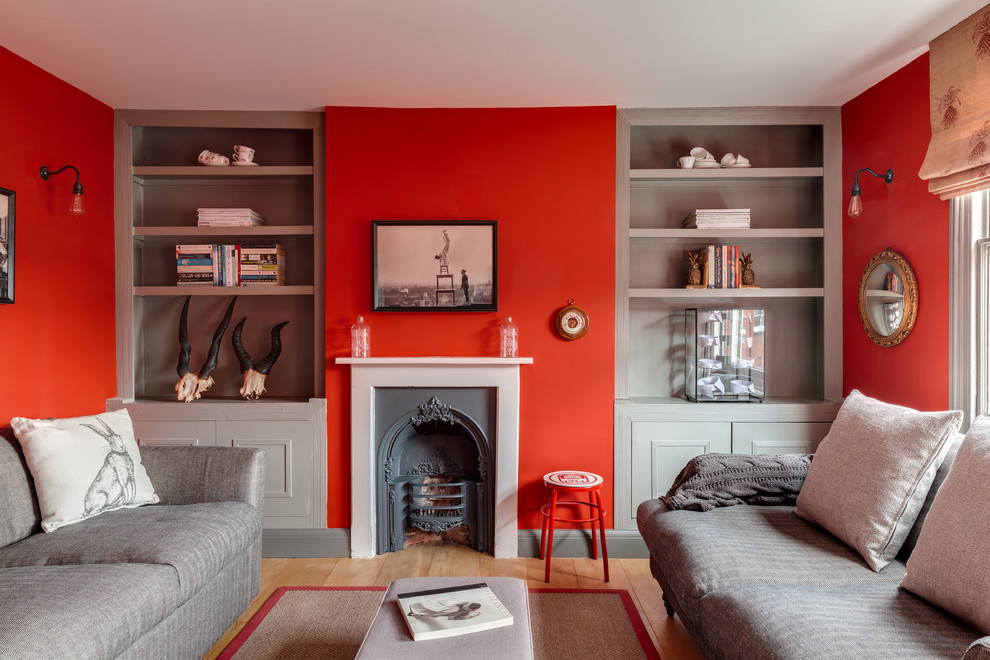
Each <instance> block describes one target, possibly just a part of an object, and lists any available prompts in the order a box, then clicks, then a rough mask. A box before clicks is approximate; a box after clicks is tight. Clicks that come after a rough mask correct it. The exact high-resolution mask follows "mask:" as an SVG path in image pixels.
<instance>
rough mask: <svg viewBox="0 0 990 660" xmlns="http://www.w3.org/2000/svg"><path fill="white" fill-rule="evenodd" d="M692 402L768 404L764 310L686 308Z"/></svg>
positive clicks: (688, 386)
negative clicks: (764, 394) (764, 400)
mask: <svg viewBox="0 0 990 660" xmlns="http://www.w3.org/2000/svg"><path fill="white" fill-rule="evenodd" d="M684 313H685V316H686V318H685V324H684V327H685V333H686V335H687V336H686V338H685V348H686V354H687V371H686V378H685V382H684V395H685V396H686V397H687V399H688V400H690V401H736V402H738V401H757V402H760V401H763V393H764V392H765V391H766V373H765V371H764V369H765V365H766V360H765V353H764V351H765V347H766V341H765V339H766V314H765V313H764V310H763V309H686V310H684Z"/></svg>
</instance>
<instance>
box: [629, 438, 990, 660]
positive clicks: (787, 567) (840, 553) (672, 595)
mask: <svg viewBox="0 0 990 660" xmlns="http://www.w3.org/2000/svg"><path fill="white" fill-rule="evenodd" d="M952 456H953V454H950V457H949V458H948V459H946V461H945V463H944V464H943V465H942V468H941V469H940V470H939V474H938V476H937V477H936V482H935V485H934V486H933V487H932V490H931V492H930V493H929V495H928V501H927V502H926V506H925V509H924V510H923V512H922V515H921V516H920V517H919V519H918V521H917V523H916V524H915V529H913V530H912V533H911V536H910V537H909V539H908V542H907V543H905V545H904V547H903V548H902V550H901V554H900V555H899V556H898V558H897V559H895V560H894V561H893V563H891V564H890V565H888V566H887V567H886V568H884V569H883V570H881V571H879V572H877V573H875V572H873V571H872V570H870V568H869V567H868V566H867V565H866V563H865V562H864V561H863V559H862V557H861V556H860V555H859V554H858V553H857V552H856V551H855V550H853V549H852V548H850V547H849V546H847V545H846V544H844V543H843V542H842V541H840V540H839V539H837V538H836V537H834V536H832V535H831V534H830V533H828V532H827V531H825V530H824V529H822V528H821V527H818V526H817V525H814V524H812V523H809V522H807V521H806V520H804V519H802V518H799V517H798V516H797V515H796V514H795V513H794V507H793V506H753V505H746V504H741V505H737V506H728V507H721V508H715V509H713V510H710V511H704V512H700V511H688V510H676V511H672V510H670V509H669V508H668V507H667V506H666V505H665V504H664V503H663V502H662V501H661V500H659V499H656V500H648V501H646V502H643V503H642V504H640V506H639V508H638V511H637V522H638V525H639V529H640V532H641V534H642V536H643V538H644V540H645V541H646V545H647V547H648V548H649V552H650V567H651V570H652V572H653V575H654V577H655V578H656V580H657V582H659V584H660V587H661V589H662V590H663V598H664V604H665V605H666V607H667V613H668V614H669V615H671V616H673V615H675V614H676V615H677V616H679V617H680V619H681V621H682V622H683V624H684V627H685V628H686V629H687V631H688V632H689V633H690V635H691V637H692V638H693V639H694V641H695V643H696V644H697V646H698V648H699V649H700V650H701V652H702V653H703V654H704V655H705V657H706V658H733V659H739V658H760V659H761V660H773V659H781V660H783V659H788V660H790V659H797V658H836V659H839V658H841V659H846V658H965V659H966V660H977V659H979V660H990V636H983V634H982V633H981V632H980V631H978V630H976V629H975V628H972V627H970V626H968V625H966V624H965V623H962V622H961V621H959V620H958V619H956V618H954V617H952V616H950V615H949V614H947V613H946V612H944V611H942V610H941V609H939V608H938V607H936V606H934V605H932V604H930V603H928V602H927V601H925V600H923V599H921V598H919V597H917V596H915V595H914V594H912V593H910V592H908V591H905V590H904V589H901V588H899V586H898V584H899V582H900V581H901V578H903V577H904V575H905V573H906V569H905V562H906V561H907V557H908V555H909V554H910V551H911V549H912V548H913V547H914V542H915V541H916V540H917V532H918V530H919V529H920V527H921V526H922V525H923V524H924V516H925V513H926V512H927V509H928V507H930V505H931V501H932V499H933V498H934V494H935V491H936V490H937V488H938V486H939V485H940V484H941V482H942V480H943V479H944V478H945V475H946V474H947V473H948V470H949V467H950V465H951V462H952ZM980 505H983V506H985V505H986V503H985V502H981V503H980ZM988 602H990V601H988Z"/></svg>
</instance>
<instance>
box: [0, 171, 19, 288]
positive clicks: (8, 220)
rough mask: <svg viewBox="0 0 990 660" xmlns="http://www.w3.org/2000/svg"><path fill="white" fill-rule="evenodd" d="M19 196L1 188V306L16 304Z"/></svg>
mask: <svg viewBox="0 0 990 660" xmlns="http://www.w3.org/2000/svg"><path fill="white" fill-rule="evenodd" d="M16 197H17V194H16V193H15V192H14V191H13V190H7V189H6V188H0V304H4V303H13V302H14V216H15V213H14V211H15V206H16V205H15V200H16Z"/></svg>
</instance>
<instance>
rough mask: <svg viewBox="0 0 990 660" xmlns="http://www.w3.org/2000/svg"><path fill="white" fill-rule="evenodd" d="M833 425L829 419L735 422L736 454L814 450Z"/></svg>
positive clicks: (788, 452)
mask: <svg viewBox="0 0 990 660" xmlns="http://www.w3.org/2000/svg"><path fill="white" fill-rule="evenodd" d="M831 427H832V424H831V423H829V422H735V423H734V424H733V425H732V451H733V453H736V454H813V453H815V450H816V449H817V448H818V443H819V442H821V441H822V438H824V437H825V436H826V435H827V434H828V430H829V429H830V428H831Z"/></svg>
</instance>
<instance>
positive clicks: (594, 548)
mask: <svg viewBox="0 0 990 660" xmlns="http://www.w3.org/2000/svg"><path fill="white" fill-rule="evenodd" d="M597 492H598V489H597V488H591V489H589V490H588V504H589V506H588V512H589V515H588V518H589V519H590V520H591V558H592V559H598V535H597V534H596V533H595V518H596V516H595V494H596V493H597ZM604 535H605V532H602V536H604Z"/></svg>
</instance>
